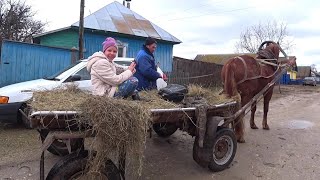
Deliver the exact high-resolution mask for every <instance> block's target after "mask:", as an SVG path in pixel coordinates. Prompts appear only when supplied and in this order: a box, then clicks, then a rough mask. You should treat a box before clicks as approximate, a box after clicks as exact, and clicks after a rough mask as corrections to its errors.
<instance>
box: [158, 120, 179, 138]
mask: <svg viewBox="0 0 320 180" xmlns="http://www.w3.org/2000/svg"><path fill="white" fill-rule="evenodd" d="M177 129H178V127H177V126H176V124H175V123H169V122H167V123H155V124H153V130H154V131H155V132H156V133H157V134H158V135H159V136H160V137H169V136H171V135H172V134H173V133H175V132H176V131H177Z"/></svg>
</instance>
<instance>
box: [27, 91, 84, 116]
mask: <svg viewBox="0 0 320 180" xmlns="http://www.w3.org/2000/svg"><path fill="white" fill-rule="evenodd" d="M87 98H88V93H86V92H84V91H81V90H80V89H79V88H78V87H77V86H75V85H68V86H61V87H57V88H54V89H53V90H50V91H36V92H34V93H33V98H32V100H30V101H29V102H28V104H29V105H30V106H31V107H32V109H33V110H35V111H80V107H81V104H82V103H83V102H84V101H85V100H86V99H87Z"/></svg>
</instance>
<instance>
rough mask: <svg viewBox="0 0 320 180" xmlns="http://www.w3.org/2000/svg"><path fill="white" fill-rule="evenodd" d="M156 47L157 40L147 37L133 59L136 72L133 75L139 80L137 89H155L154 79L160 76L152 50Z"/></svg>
mask: <svg viewBox="0 0 320 180" xmlns="http://www.w3.org/2000/svg"><path fill="white" fill-rule="evenodd" d="M156 48H157V41H156V40H155V39H153V38H150V37H148V38H147V39H146V41H145V43H144V45H143V47H142V49H141V50H140V51H139V52H138V55H137V57H136V59H135V61H136V67H135V68H136V73H135V74H134V76H135V77H136V78H137V79H138V80H139V83H138V87H137V90H139V91H141V90H152V89H156V88H157V85H156V80H157V79H158V78H162V77H161V75H160V74H159V73H158V72H157V67H156V63H155V59H154V56H153V52H154V51H155V50H156Z"/></svg>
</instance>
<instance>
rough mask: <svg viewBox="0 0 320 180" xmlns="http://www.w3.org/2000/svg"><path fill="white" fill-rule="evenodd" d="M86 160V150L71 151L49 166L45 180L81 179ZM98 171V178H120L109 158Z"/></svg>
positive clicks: (116, 179)
mask: <svg viewBox="0 0 320 180" xmlns="http://www.w3.org/2000/svg"><path fill="white" fill-rule="evenodd" d="M87 162H88V151H82V152H80V153H78V152H74V153H71V154H69V155H67V156H65V157H63V159H61V160H60V161H58V162H57V163H56V164H55V165H54V166H53V167H52V168H51V170H50V172H49V173H48V176H47V178H46V180H58V179H64V180H69V179H81V176H83V175H85V174H86V171H87V170H86V165H87ZM100 173H101V174H100V179H110V180H121V177H120V172H119V170H118V168H117V167H116V165H115V164H114V163H113V162H112V161H111V160H107V161H106V164H105V166H104V168H103V169H102V170H101V171H100Z"/></svg>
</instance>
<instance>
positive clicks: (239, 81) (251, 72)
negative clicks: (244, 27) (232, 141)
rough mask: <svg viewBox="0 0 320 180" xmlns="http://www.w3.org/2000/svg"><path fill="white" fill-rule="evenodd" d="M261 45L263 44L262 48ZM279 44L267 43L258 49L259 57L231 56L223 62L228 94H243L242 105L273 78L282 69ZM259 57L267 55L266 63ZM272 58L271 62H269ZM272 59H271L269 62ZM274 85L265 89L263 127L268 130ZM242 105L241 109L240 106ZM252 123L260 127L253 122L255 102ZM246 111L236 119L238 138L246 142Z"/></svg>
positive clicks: (224, 81) (223, 80) (225, 89)
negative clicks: (280, 66)
mask: <svg viewBox="0 0 320 180" xmlns="http://www.w3.org/2000/svg"><path fill="white" fill-rule="evenodd" d="M259 49H260V48H259ZM279 53H280V47H279V45H278V44H276V43H273V42H272V43H268V44H267V46H266V47H265V48H264V49H261V50H259V52H258V53H257V57H256V59H255V58H253V57H251V56H247V55H242V56H238V57H234V58H231V59H229V60H228V61H227V63H226V64H225V65H224V66H223V68H222V72H221V78H222V82H223V83H224V88H223V91H224V93H226V94H227V96H228V97H233V96H237V95H240V97H241V102H240V104H241V107H242V106H244V105H245V104H247V103H248V102H249V101H250V100H251V99H252V98H253V97H254V96H255V95H256V94H258V93H259V92H260V91H261V90H262V89H263V88H264V87H265V86H266V85H267V84H268V83H269V82H270V81H272V80H273V79H274V77H275V75H276V74H277V72H280V71H279V68H278V67H279V66H277V64H278V58H279ZM257 59H266V60H265V62H267V63H259V61H257ZM270 60H271V61H272V62H270ZM268 62H269V63H268ZM272 93H273V86H272V87H271V88H270V89H269V90H268V91H267V92H266V93H265V94H263V96H264V109H263V110H264V113H263V121H262V127H263V129H266V130H269V126H268V123H267V114H268V110H269V101H270V99H271V97H272ZM241 107H239V109H240V108H241ZM251 108H252V109H251V118H250V127H251V128H252V129H258V127H257V126H256V124H255V123H254V115H255V111H256V102H255V103H254V104H253V105H252V106H251ZM244 115H245V114H244V112H243V113H242V114H241V115H240V116H239V117H238V118H237V119H236V120H235V122H234V126H235V127H234V128H235V133H236V137H237V141H238V142H240V143H244V142H245V140H244V122H243V117H244Z"/></svg>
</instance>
